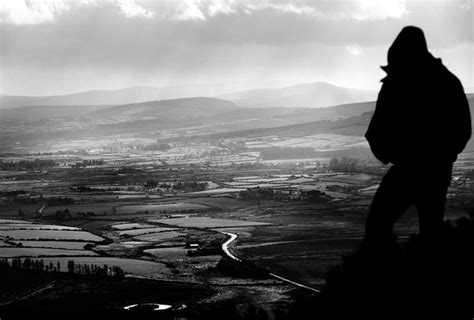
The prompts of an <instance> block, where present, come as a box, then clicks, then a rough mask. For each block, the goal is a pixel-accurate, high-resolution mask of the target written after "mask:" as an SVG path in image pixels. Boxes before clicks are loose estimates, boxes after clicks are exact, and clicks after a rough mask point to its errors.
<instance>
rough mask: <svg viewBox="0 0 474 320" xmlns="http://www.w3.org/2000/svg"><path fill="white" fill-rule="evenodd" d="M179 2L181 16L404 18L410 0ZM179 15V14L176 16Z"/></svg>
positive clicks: (228, 0)
mask: <svg viewBox="0 0 474 320" xmlns="http://www.w3.org/2000/svg"><path fill="white" fill-rule="evenodd" d="M183 1H184V2H181V3H180V4H178V9H177V17H179V20H206V17H205V16H204V14H203V12H207V14H208V15H209V16H210V17H214V16H216V15H219V14H225V15H230V14H239V13H245V14H248V15H249V14H252V13H255V12H258V11H265V10H270V11H276V12H282V13H287V14H297V15H305V16H310V17H317V18H319V19H329V20H345V19H355V20H383V19H387V18H401V17H402V16H403V15H405V14H407V13H408V10H407V8H406V0H384V1H380V0H346V1H333V2H328V1H304V0H240V1H236V0H183ZM174 18H175V19H176V17H174Z"/></svg>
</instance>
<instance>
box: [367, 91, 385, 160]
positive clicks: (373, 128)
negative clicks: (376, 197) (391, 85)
mask: <svg viewBox="0 0 474 320" xmlns="http://www.w3.org/2000/svg"><path fill="white" fill-rule="evenodd" d="M386 86H387V85H386V84H385V83H384V84H383V85H382V88H381V89H380V92H379V95H378V98H377V103H376V105H375V111H374V114H373V115H372V119H371V120H370V123H369V127H368V129H367V132H366V133H365V138H366V139H367V141H368V142H369V145H370V149H371V150H372V153H373V154H374V156H375V157H376V158H377V159H378V160H380V161H381V162H382V163H384V164H388V163H389V162H390V160H391V159H390V152H389V149H388V148H389V147H390V144H389V142H388V141H387V140H388V139H387V137H388V134H387V133H388V132H387V129H388V125H389V120H390V119H388V115H387V111H388V108H390V107H389V103H390V100H389V99H388V97H387V95H388V94H387V87H386Z"/></svg>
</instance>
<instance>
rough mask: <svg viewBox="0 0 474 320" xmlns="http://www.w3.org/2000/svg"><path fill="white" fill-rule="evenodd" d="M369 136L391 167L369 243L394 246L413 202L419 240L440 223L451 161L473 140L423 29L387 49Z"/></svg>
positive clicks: (461, 100) (373, 211) (453, 86)
mask: <svg viewBox="0 0 474 320" xmlns="http://www.w3.org/2000/svg"><path fill="white" fill-rule="evenodd" d="M382 69H383V70H384V71H385V72H386V73H387V76H386V77H385V78H384V79H382V83H383V84H382V88H381V90H380V92H379V95H378V99H377V104H376V108H375V112H374V115H373V116H372V119H371V121H370V124H369V128H368V130H367V133H366V135H365V137H366V138H367V140H368V142H369V144H370V148H371V150H372V152H373V154H374V155H375V157H376V158H377V159H379V160H380V161H381V162H383V163H384V164H388V163H392V164H393V166H392V167H391V168H390V169H389V171H388V172H387V174H386V175H385V177H384V178H383V180H382V183H381V184H380V187H379V188H378V190H377V192H376V194H375V198H374V200H373V203H372V206H371V208H370V211H369V214H368V217H367V223H366V238H365V243H366V244H372V245H375V246H386V245H390V243H391V239H392V231H393V224H394V223H395V222H396V221H397V220H398V219H399V218H400V217H401V216H402V215H403V213H404V212H405V211H406V210H407V209H408V208H409V207H410V206H411V205H412V204H415V206H416V209H417V211H418V217H419V226H420V233H421V235H422V236H424V235H430V234H434V233H435V232H436V230H437V229H438V227H439V226H440V225H441V224H442V222H443V218H444V207H445V202H446V193H447V189H448V187H449V184H450V182H451V171H452V167H453V162H454V161H456V158H457V155H458V154H459V153H460V152H461V151H462V150H463V149H464V147H465V145H466V143H467V142H468V140H469V138H470V137H471V118H470V112H469V105H468V102H467V99H466V95H465V93H464V90H463V87H462V85H461V82H460V81H459V80H458V78H457V77H456V76H454V75H453V74H452V73H451V72H449V70H448V69H447V68H446V67H445V66H444V65H443V64H442V63H441V59H437V58H434V57H433V56H432V55H431V53H430V52H429V51H428V47H427V45H426V40H425V36H424V34H423V31H422V30H421V29H420V28H417V27H412V26H409V27H405V28H403V30H402V31H401V32H400V34H399V35H398V36H397V38H396V39H395V41H394V42H393V44H392V46H391V47H390V49H389V50H388V65H387V66H385V67H382Z"/></svg>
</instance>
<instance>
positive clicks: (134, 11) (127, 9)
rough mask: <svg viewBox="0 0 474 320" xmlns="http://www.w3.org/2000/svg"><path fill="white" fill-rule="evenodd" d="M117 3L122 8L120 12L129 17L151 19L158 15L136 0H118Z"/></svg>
mask: <svg viewBox="0 0 474 320" xmlns="http://www.w3.org/2000/svg"><path fill="white" fill-rule="evenodd" d="M116 4H117V6H118V7H119V8H120V13H121V14H123V15H124V16H125V17H127V18H131V17H139V18H148V19H150V18H153V17H154V16H155V15H156V13H155V12H154V11H151V10H146V9H144V8H143V7H141V6H139V5H138V4H137V3H136V2H135V1H134V0H117V1H116Z"/></svg>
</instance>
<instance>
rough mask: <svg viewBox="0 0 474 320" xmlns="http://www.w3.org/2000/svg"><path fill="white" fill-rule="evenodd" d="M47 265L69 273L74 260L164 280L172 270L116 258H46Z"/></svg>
mask: <svg viewBox="0 0 474 320" xmlns="http://www.w3.org/2000/svg"><path fill="white" fill-rule="evenodd" d="M43 260H44V262H45V263H48V264H49V262H53V264H56V262H59V263H60V264H61V271H67V262H68V261H69V260H73V261H74V263H78V264H89V265H94V264H95V265H104V264H106V265H108V266H118V267H120V268H122V269H123V271H124V272H125V273H128V274H132V275H135V276H141V277H147V278H163V277H165V276H166V275H167V274H169V273H170V270H169V269H168V268H167V267H166V266H165V265H164V264H163V263H159V262H152V261H145V260H138V259H122V258H114V257H68V258H59V257H58V258H44V259H43Z"/></svg>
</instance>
